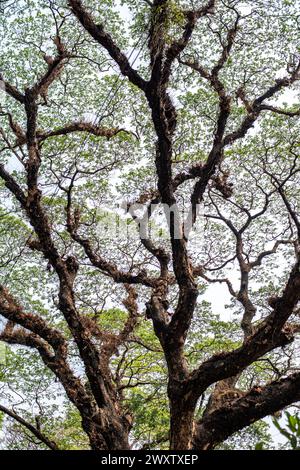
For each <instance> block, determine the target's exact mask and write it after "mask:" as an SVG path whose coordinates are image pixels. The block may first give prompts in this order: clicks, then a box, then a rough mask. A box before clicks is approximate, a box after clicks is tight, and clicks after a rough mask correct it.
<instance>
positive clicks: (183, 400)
mask: <svg viewBox="0 0 300 470" xmlns="http://www.w3.org/2000/svg"><path fill="white" fill-rule="evenodd" d="M195 407H196V404H195V403H194V401H193V400H190V399H189V397H188V396H180V397H178V398H176V399H171V400H170V414H171V428H170V449H171V450H189V449H191V446H192V438H193V423H194V413H195Z"/></svg>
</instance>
